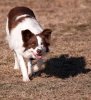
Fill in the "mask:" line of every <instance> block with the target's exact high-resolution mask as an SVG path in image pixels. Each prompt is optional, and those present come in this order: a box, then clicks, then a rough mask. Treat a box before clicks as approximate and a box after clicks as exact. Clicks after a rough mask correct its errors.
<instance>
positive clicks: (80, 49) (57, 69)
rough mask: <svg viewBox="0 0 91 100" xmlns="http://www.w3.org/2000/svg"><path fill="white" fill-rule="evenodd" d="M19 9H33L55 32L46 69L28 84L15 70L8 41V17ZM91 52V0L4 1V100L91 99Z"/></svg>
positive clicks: (0, 21) (0, 75)
mask: <svg viewBox="0 0 91 100" xmlns="http://www.w3.org/2000/svg"><path fill="white" fill-rule="evenodd" d="M15 6H27V7H29V8H31V9H33V11H34V12H35V15H36V17H37V19H38V21H39V22H40V23H41V25H42V26H43V28H51V29H52V31H53V32H52V39H51V47H50V53H49V54H48V55H47V56H46V57H47V59H48V60H47V61H46V64H45V66H46V69H45V70H44V71H43V72H42V73H41V75H36V76H35V77H33V79H32V80H31V81H30V82H28V83H24V82H22V76H21V73H20V71H16V70H14V69H13V66H14V58H13V53H12V51H11V50H10V49H9V47H8V44H7V43H6V41H5V23H6V16H7V14H8V12H9V11H10V9H11V8H13V7H15ZM90 53H91V1H90V0H0V100H91V54H90Z"/></svg>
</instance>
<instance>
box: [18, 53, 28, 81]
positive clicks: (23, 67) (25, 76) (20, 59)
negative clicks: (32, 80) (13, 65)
mask: <svg viewBox="0 0 91 100" xmlns="http://www.w3.org/2000/svg"><path fill="white" fill-rule="evenodd" d="M17 57H18V62H19V65H20V69H21V72H22V76H23V81H24V82H26V81H29V77H28V73H27V67H26V64H25V61H24V58H23V57H22V55H20V54H18V53H17Z"/></svg>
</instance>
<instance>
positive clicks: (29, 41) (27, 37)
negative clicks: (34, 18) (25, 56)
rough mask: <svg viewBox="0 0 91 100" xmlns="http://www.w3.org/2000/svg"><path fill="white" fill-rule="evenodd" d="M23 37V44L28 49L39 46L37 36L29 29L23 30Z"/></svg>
mask: <svg viewBox="0 0 91 100" xmlns="http://www.w3.org/2000/svg"><path fill="white" fill-rule="evenodd" d="M22 39H23V41H24V44H23V46H24V47H25V48H26V50H27V49H30V48H35V47H36V46H38V42H37V38H36V36H35V35H34V34H33V33H32V32H30V31H29V30H24V31H22Z"/></svg>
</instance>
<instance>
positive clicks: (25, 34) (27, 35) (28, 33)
mask: <svg viewBox="0 0 91 100" xmlns="http://www.w3.org/2000/svg"><path fill="white" fill-rule="evenodd" d="M33 36H34V34H33V33H32V32H31V31H29V30H23V31H22V39H23V41H24V42H27V41H28V40H29V39H31V38H32V37H33Z"/></svg>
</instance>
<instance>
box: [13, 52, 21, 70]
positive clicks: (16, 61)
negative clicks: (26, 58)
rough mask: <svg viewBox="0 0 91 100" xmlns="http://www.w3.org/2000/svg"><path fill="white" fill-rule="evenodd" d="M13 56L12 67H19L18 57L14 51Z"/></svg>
mask: <svg viewBox="0 0 91 100" xmlns="http://www.w3.org/2000/svg"><path fill="white" fill-rule="evenodd" d="M14 58H15V65H14V69H19V67H20V66H19V62H18V58H17V55H16V53H15V52H14Z"/></svg>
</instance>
